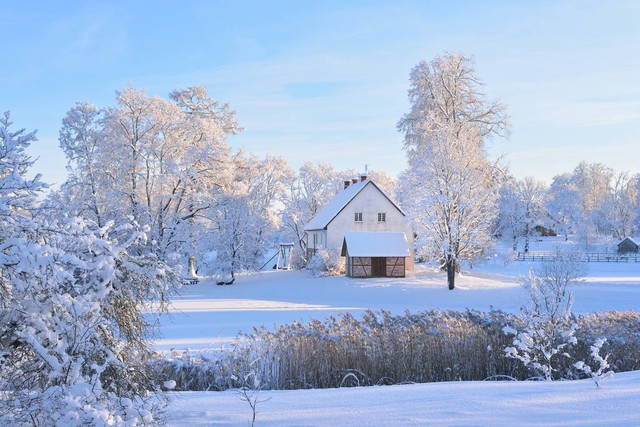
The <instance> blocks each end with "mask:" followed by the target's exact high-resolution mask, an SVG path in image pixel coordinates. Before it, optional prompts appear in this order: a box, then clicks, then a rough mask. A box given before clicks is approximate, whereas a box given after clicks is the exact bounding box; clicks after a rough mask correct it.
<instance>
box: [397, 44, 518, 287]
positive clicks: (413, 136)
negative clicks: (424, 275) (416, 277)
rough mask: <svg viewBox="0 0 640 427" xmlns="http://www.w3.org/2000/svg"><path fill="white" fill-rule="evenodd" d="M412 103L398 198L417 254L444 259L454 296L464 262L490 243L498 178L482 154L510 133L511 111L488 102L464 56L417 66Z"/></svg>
mask: <svg viewBox="0 0 640 427" xmlns="http://www.w3.org/2000/svg"><path fill="white" fill-rule="evenodd" d="M409 101H410V103H411V109H410V111H409V112H408V113H407V114H405V115H404V116H403V117H402V119H401V120H400V121H399V123H398V130H399V131H400V132H402V133H403V134H404V148H405V150H406V153H407V157H408V162H409V168H408V169H407V171H406V172H405V173H404V175H403V177H402V178H401V179H400V182H401V188H400V189H399V190H398V195H399V198H400V202H401V204H402V205H403V207H404V208H405V209H406V210H407V211H409V212H410V214H411V215H410V216H411V217H412V218H413V227H414V230H415V231H416V233H417V235H418V240H417V247H416V250H417V254H418V255H419V256H422V257H426V258H432V259H436V260H439V261H440V262H441V263H442V267H443V268H444V269H446V271H447V282H448V285H449V289H453V288H454V287H455V274H456V270H457V269H458V268H459V264H460V261H461V260H464V259H474V258H477V257H478V256H480V255H481V254H482V253H483V252H484V251H485V250H486V249H487V248H488V247H489V246H490V245H491V243H492V235H491V231H492V229H493V225H494V221H495V218H496V215H497V206H496V199H497V185H496V184H497V182H496V181H497V180H496V178H497V177H496V167H495V165H494V164H492V163H491V162H489V160H488V159H487V156H486V154H485V150H484V148H485V143H486V141H487V140H488V139H489V138H490V137H492V136H505V135H506V134H507V132H508V122H507V118H506V114H505V107H504V106H503V105H502V104H500V103H499V102H497V101H488V100H487V99H486V97H485V95H484V93H483V92H482V83H481V82H480V80H479V79H478V77H477V75H476V71H475V68H474V64H473V61H472V60H471V59H470V58H468V57H466V56H465V55H463V54H461V53H455V54H452V53H447V54H444V55H442V56H438V57H436V58H435V59H434V60H433V61H431V62H421V63H419V64H418V65H417V66H416V67H415V68H414V69H413V70H412V72H411V78H410V89H409Z"/></svg>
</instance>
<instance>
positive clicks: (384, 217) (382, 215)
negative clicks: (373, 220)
mask: <svg viewBox="0 0 640 427" xmlns="http://www.w3.org/2000/svg"><path fill="white" fill-rule="evenodd" d="M386 221H387V213H386V212H378V222H386Z"/></svg>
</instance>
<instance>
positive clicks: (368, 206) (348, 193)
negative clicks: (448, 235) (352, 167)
mask: <svg viewBox="0 0 640 427" xmlns="http://www.w3.org/2000/svg"><path fill="white" fill-rule="evenodd" d="M304 231H305V233H306V235H307V257H308V258H311V257H313V255H314V254H315V253H316V252H317V251H318V250H322V249H325V250H329V251H335V252H337V253H341V251H342V250H343V245H344V242H345V236H346V235H347V233H364V234H362V236H365V235H368V234H372V233H373V234H379V236H377V237H375V238H374V237H371V236H370V237H367V239H369V241H373V240H375V241H376V242H378V243H376V244H379V245H380V246H384V243H383V242H382V241H381V240H379V239H382V240H385V239H392V240H393V242H395V241H397V240H394V239H397V238H398V237H397V236H396V237H393V236H392V235H393V234H394V233H396V234H397V233H399V234H400V235H402V236H403V241H404V242H405V246H407V248H408V245H407V244H406V242H411V241H413V231H412V230H411V227H410V226H409V224H408V222H407V221H406V215H405V213H404V212H402V210H401V209H400V207H398V205H396V204H395V203H394V202H393V201H392V200H391V198H390V197H389V196H387V195H386V194H385V193H384V191H382V190H381V189H380V188H379V187H378V186H377V185H376V183H375V182H373V181H372V180H371V179H368V177H367V176H366V175H361V176H360V177H358V178H355V179H353V180H350V181H345V182H344V188H343V189H342V190H340V192H338V194H336V196H335V197H334V198H333V199H332V200H331V201H330V202H329V203H327V205H326V206H324V207H323V208H322V209H321V210H319V211H318V213H317V214H316V215H315V216H314V217H313V218H312V219H311V220H310V221H309V223H308V224H307V225H306V226H305V229H304ZM353 242H355V240H354V241H353ZM393 242H392V241H391V240H389V242H388V246H389V247H391V246H393V245H394V244H395V243H393ZM348 243H349V242H347V244H348ZM354 244H355V243H354ZM349 250H350V254H351V255H352V256H351V258H361V257H360V256H359V255H353V253H354V252H353V251H354V250H356V249H355V248H349ZM407 250H408V249H407ZM396 252H397V251H396ZM358 253H360V252H358ZM394 253H395V252H392V253H387V254H381V255H365V256H363V257H364V258H397V257H398V255H394ZM402 253H403V254H404V252H402ZM345 256H346V255H345ZM400 257H401V258H403V261H402V262H403V263H404V267H402V270H403V272H402V275H404V272H405V271H413V257H412V255H411V254H409V255H400ZM347 261H348V260H347ZM352 261H354V262H356V261H355V260H352ZM357 262H360V261H357ZM372 262H375V263H378V262H382V261H372ZM376 265H377V264H376ZM378 268H380V269H382V267H376V274H377V273H379V272H380V271H382V270H378ZM385 268H386V267H385ZM367 271H368V270H367ZM394 271H395V270H394ZM347 274H348V275H350V274H349V273H348V272H347ZM371 274H373V273H371ZM394 274H395V273H394ZM354 277H369V276H354Z"/></svg>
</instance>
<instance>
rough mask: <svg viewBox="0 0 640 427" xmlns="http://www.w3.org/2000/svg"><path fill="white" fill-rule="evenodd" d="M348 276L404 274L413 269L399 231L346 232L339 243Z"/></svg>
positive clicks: (409, 255)
mask: <svg viewBox="0 0 640 427" xmlns="http://www.w3.org/2000/svg"><path fill="white" fill-rule="evenodd" d="M342 256H344V257H346V267H347V268H346V270H347V272H346V273H347V276H349V277H404V276H405V273H406V270H407V269H410V270H412V269H413V258H412V257H411V251H410V250H409V244H408V243H407V239H406V237H405V234H404V233H402V232H350V233H345V235H344V240H343V242H342Z"/></svg>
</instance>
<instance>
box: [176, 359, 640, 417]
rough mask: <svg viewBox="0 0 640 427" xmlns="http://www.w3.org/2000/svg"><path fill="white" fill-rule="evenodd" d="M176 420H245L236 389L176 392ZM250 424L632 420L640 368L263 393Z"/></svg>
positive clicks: (639, 408) (639, 397) (639, 402)
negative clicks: (540, 378) (545, 377)
mask: <svg viewBox="0 0 640 427" xmlns="http://www.w3.org/2000/svg"><path fill="white" fill-rule="evenodd" d="M177 395H178V396H176V399H175V401H174V402H173V404H172V406H171V407H170V409H169V414H170V416H169V423H170V424H171V425H174V426H182V425H184V426H216V425H231V426H246V425H248V424H247V421H248V420H250V419H251V415H252V413H251V409H250V408H249V405H248V404H247V403H246V402H243V401H241V400H240V399H239V398H238V394H237V392H235V391H232V390H228V391H224V392H183V393H177ZM259 399H260V400H264V399H269V400H268V401H266V402H263V403H259V404H258V413H257V416H256V426H258V427H259V426H533V425H535V426H556V427H561V426H562V427H567V426H638V425H640V415H639V414H640V372H638V371H636V372H625V373H620V374H616V375H615V376H614V377H613V378H610V379H608V380H607V381H606V382H604V383H603V386H602V387H601V388H599V389H597V388H596V387H595V385H594V383H593V382H592V381H591V380H580V381H557V382H553V383H551V382H529V381H527V382H450V383H428V384H411V385H401V386H379V387H359V388H342V389H325V390H298V391H263V392H261V393H260V395H259Z"/></svg>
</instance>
